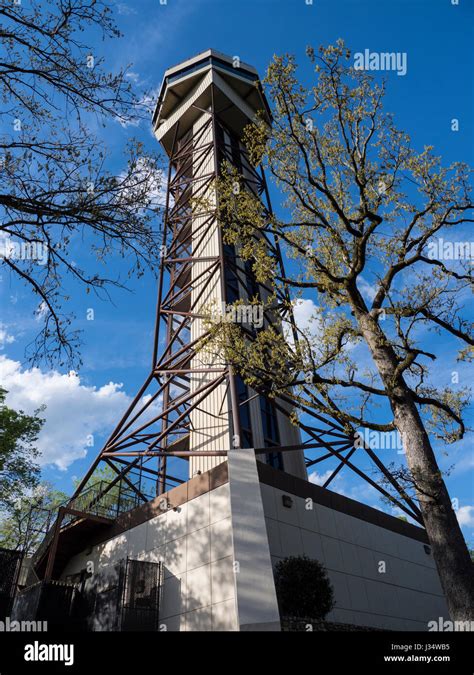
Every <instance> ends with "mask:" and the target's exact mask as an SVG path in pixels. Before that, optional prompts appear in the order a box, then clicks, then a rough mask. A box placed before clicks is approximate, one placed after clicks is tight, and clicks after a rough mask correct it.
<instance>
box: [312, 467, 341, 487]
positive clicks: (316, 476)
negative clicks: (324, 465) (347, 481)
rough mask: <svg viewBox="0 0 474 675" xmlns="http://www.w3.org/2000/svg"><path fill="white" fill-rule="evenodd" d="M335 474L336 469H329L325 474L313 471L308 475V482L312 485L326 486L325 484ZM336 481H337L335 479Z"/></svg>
mask: <svg viewBox="0 0 474 675" xmlns="http://www.w3.org/2000/svg"><path fill="white" fill-rule="evenodd" d="M333 472H334V469H328V470H327V471H325V472H324V473H318V472H317V471H312V472H311V473H310V474H309V475H308V480H309V482H310V483H314V484H315V485H324V483H325V482H326V481H327V479H328V478H329V476H330V475H331V474H332V473H333ZM334 480H336V479H334Z"/></svg>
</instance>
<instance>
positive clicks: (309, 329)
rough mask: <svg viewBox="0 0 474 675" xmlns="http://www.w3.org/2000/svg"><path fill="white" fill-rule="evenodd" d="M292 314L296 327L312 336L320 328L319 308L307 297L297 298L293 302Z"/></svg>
mask: <svg viewBox="0 0 474 675" xmlns="http://www.w3.org/2000/svg"><path fill="white" fill-rule="evenodd" d="M293 314H294V317H295V323H296V325H297V326H298V328H299V329H300V330H302V331H305V332H306V333H309V334H310V335H312V336H316V335H317V334H318V332H319V329H320V317H319V308H318V307H317V305H315V304H314V302H313V301H312V300H310V299H309V298H298V300H296V301H295V302H294V304H293Z"/></svg>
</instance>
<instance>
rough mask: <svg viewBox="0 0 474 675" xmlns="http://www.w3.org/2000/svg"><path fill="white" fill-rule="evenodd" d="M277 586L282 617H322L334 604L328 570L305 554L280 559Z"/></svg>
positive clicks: (277, 565) (276, 579) (276, 570)
mask: <svg viewBox="0 0 474 675" xmlns="http://www.w3.org/2000/svg"><path fill="white" fill-rule="evenodd" d="M275 588H276V593H277V598H278V604H279V607H280V614H281V616H282V617H298V618H302V619H316V620H322V619H324V618H325V616H326V614H328V613H329V612H330V611H331V610H332V609H333V607H334V604H335V603H334V591H333V588H332V586H331V582H330V581H329V579H328V576H327V574H326V570H325V569H324V567H323V566H322V565H321V563H320V562H318V561H317V560H310V558H308V557H306V556H290V557H288V558H284V559H283V560H279V561H278V562H277V564H276V565H275Z"/></svg>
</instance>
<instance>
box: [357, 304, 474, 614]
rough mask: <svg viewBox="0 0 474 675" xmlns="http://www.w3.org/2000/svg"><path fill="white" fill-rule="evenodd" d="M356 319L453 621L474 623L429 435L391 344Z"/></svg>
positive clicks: (367, 320)
mask: <svg viewBox="0 0 474 675" xmlns="http://www.w3.org/2000/svg"><path fill="white" fill-rule="evenodd" d="M355 314H356V318H357V320H358V323H359V326H360V329H361V332H362V335H363V337H364V339H365V341H366V342H367V345H368V347H369V349H370V352H371V354H372V357H373V359H374V362H375V365H376V366H377V369H378V371H379V373H380V376H381V378H382V381H383V383H384V386H385V388H386V390H387V393H388V395H389V400H390V405H391V408H392V411H393V415H394V423H395V426H396V427H397V429H398V431H399V433H400V436H401V438H402V442H403V448H404V450H405V453H406V460H407V464H408V468H409V470H410V472H411V475H412V478H413V480H414V484H415V489H416V493H417V498H418V500H419V504H420V510H421V513H422V515H423V521H424V525H425V529H426V533H427V535H428V539H429V541H430V544H431V548H432V552H433V557H434V560H435V562H436V566H437V568H438V573H439V577H440V580H441V585H442V587H443V591H444V594H445V596H446V600H447V603H448V608H449V613H450V615H451V619H452V620H453V621H473V620H474V574H473V571H474V570H473V567H474V566H473V563H472V561H471V558H470V555H469V551H468V549H467V546H466V542H465V541H464V537H463V535H462V532H461V528H460V526H459V522H458V519H457V517H456V514H455V512H454V509H453V507H452V504H451V499H450V497H449V494H448V491H447V488H446V485H445V483H444V480H443V478H442V476H441V472H440V470H439V467H438V464H437V461H436V457H435V455H434V452H433V448H432V447H431V443H430V440H429V437H428V434H427V433H426V430H425V428H424V425H423V421H422V419H421V417H420V414H419V412H418V408H417V406H416V404H415V402H414V400H413V396H412V394H411V391H410V389H409V387H408V385H407V384H406V382H405V380H404V378H403V376H401V375H400V376H398V377H397V378H396V380H395V381H394V376H395V369H396V366H397V363H398V361H397V356H396V354H395V352H394V350H393V348H392V347H391V345H390V343H389V340H388V339H387V338H386V336H385V335H384V333H383V331H382V329H381V328H380V326H379V325H378V323H377V322H376V321H375V320H374V319H373V318H372V317H371V316H370V315H369V314H367V313H365V312H360V311H357V310H356V311H355ZM433 618H436V617H433Z"/></svg>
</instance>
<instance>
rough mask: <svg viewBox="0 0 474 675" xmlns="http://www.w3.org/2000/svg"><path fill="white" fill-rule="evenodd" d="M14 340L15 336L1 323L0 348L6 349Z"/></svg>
mask: <svg viewBox="0 0 474 675" xmlns="http://www.w3.org/2000/svg"><path fill="white" fill-rule="evenodd" d="M12 342H15V338H14V337H13V335H10V333H9V332H8V330H7V327H6V326H5V324H3V323H0V349H5V345H11V343H12Z"/></svg>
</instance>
